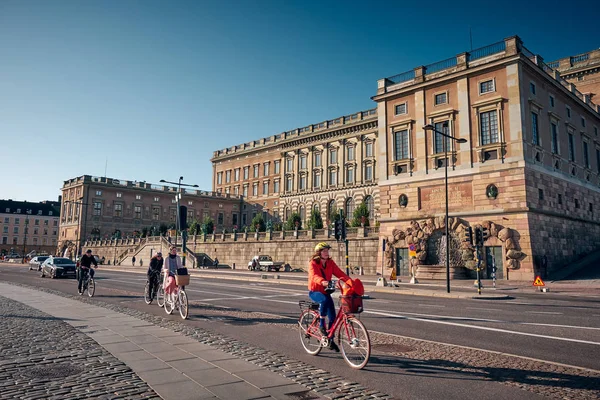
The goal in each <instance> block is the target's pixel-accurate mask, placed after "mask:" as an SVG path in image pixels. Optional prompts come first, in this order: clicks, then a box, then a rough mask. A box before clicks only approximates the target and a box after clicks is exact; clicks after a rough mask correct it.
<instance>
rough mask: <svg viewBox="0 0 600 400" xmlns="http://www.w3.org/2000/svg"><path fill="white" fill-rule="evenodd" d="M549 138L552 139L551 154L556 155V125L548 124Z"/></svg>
mask: <svg viewBox="0 0 600 400" xmlns="http://www.w3.org/2000/svg"><path fill="white" fill-rule="evenodd" d="M550 136H551V139H552V154H558V125H556V124H555V123H554V122H552V123H551V124H550Z"/></svg>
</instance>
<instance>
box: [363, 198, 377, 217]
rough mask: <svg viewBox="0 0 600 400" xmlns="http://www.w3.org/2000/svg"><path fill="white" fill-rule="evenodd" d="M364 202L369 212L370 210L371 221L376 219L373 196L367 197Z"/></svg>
mask: <svg viewBox="0 0 600 400" xmlns="http://www.w3.org/2000/svg"><path fill="white" fill-rule="evenodd" d="M364 202H365V204H366V206H367V210H369V219H370V220H372V219H373V218H375V215H373V198H372V197H371V196H367V197H365V200H364Z"/></svg>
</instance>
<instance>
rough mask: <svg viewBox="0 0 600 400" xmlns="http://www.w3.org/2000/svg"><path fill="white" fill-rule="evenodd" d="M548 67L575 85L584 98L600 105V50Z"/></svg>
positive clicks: (552, 63)
mask: <svg viewBox="0 0 600 400" xmlns="http://www.w3.org/2000/svg"><path fill="white" fill-rule="evenodd" d="M547 65H548V67H550V68H552V69H554V70H556V71H558V72H559V73H560V76H561V77H562V78H564V79H565V80H566V81H567V82H569V83H573V84H575V85H576V86H577V90H579V91H580V92H581V93H582V94H583V95H584V96H586V95H587V96H589V99H590V100H591V101H593V102H594V103H596V104H598V103H600V49H598V50H592V51H589V52H587V53H583V54H578V55H575V56H570V57H565V58H561V59H560V60H556V61H552V62H549V63H548V64H547Z"/></svg>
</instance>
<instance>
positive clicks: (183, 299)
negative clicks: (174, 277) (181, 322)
mask: <svg viewBox="0 0 600 400" xmlns="http://www.w3.org/2000/svg"><path fill="white" fill-rule="evenodd" d="M189 311H190V305H189V304H188V297H187V293H186V292H185V290H183V289H180V290H179V315H181V318H183V319H187V317H188V313H189Z"/></svg>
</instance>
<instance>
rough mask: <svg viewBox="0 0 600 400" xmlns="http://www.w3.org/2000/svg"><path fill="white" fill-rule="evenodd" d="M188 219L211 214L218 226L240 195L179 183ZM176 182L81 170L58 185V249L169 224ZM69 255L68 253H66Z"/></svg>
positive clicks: (230, 222)
mask: <svg viewBox="0 0 600 400" xmlns="http://www.w3.org/2000/svg"><path fill="white" fill-rule="evenodd" d="M181 192H182V197H181V200H180V204H181V205H183V206H186V207H187V221H188V224H189V223H191V221H193V220H198V221H202V220H203V219H204V218H205V217H211V218H212V219H213V221H214V224H215V227H217V228H218V229H219V230H222V229H230V230H231V229H232V228H233V226H234V225H236V224H237V216H238V215H239V209H240V207H241V198H240V196H235V195H230V194H221V193H216V192H207V191H202V190H190V189H189V188H181ZM176 194H177V187H173V186H163V185H154V184H151V183H146V182H138V181H125V180H119V179H113V178H106V177H94V176H90V175H83V176H80V177H77V178H73V179H69V180H67V181H65V182H64V185H63V187H62V202H61V209H62V214H61V218H60V233H59V236H58V251H59V253H60V254H61V255H62V254H64V253H65V251H67V252H70V253H73V252H74V250H75V249H76V247H77V246H76V244H77V243H83V242H84V241H85V240H91V239H113V238H117V237H118V238H126V237H133V236H138V235H139V234H140V233H141V232H142V231H143V230H144V229H146V230H148V231H154V232H158V229H159V228H160V226H161V225H166V226H167V227H168V228H171V227H173V226H175V224H176V218H177V201H176V198H175V196H176ZM72 255H74V254H72Z"/></svg>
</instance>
